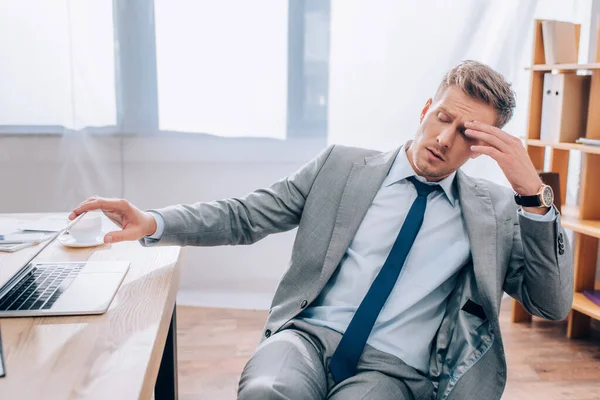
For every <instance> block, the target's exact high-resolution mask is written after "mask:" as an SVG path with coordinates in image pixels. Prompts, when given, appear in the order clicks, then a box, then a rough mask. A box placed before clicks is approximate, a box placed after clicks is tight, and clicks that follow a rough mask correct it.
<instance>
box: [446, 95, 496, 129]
mask: <svg viewBox="0 0 600 400" xmlns="http://www.w3.org/2000/svg"><path fill="white" fill-rule="evenodd" d="M436 103H437V104H436V105H435V106H436V108H437V109H440V110H443V111H445V112H446V113H449V114H450V115H451V116H452V117H454V118H459V119H461V120H463V121H471V120H478V121H481V122H484V123H488V124H493V123H494V122H495V120H496V111H495V110H494V108H493V107H492V106H490V105H488V104H485V103H482V102H480V101H477V100H475V99H473V98H472V97H470V96H469V95H467V94H466V93H464V92H463V91H462V90H460V89H457V88H452V87H450V88H448V89H446V90H445V91H444V92H443V93H441V95H440V96H439V98H438V99H437V102H436Z"/></svg>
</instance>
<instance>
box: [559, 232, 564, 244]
mask: <svg viewBox="0 0 600 400" xmlns="http://www.w3.org/2000/svg"><path fill="white" fill-rule="evenodd" d="M558 243H561V244H562V243H564V239H563V234H562V233H559V234H558Z"/></svg>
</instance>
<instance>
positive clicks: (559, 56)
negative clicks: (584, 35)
mask: <svg viewBox="0 0 600 400" xmlns="http://www.w3.org/2000/svg"><path fill="white" fill-rule="evenodd" d="M542 38H543V42H544V55H545V59H546V64H571V63H576V62H577V34H576V29H575V24H573V23H571V22H564V21H552V20H549V21H542Z"/></svg>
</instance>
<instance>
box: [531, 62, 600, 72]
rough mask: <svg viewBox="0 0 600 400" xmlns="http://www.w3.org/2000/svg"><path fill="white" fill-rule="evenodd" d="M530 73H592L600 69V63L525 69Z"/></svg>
mask: <svg viewBox="0 0 600 400" xmlns="http://www.w3.org/2000/svg"><path fill="white" fill-rule="evenodd" d="M525 69H527V70H530V71H543V72H550V71H590V70H594V69H600V62H597V63H589V64H537V65H532V66H531V67H527V68H525Z"/></svg>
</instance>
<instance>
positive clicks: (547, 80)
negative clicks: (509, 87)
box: [540, 73, 591, 143]
mask: <svg viewBox="0 0 600 400" xmlns="http://www.w3.org/2000/svg"><path fill="white" fill-rule="evenodd" d="M590 83H591V79H590V76H589V75H588V76H586V75H576V74H551V73H546V74H544V86H543V90H544V92H543V97H542V121H541V126H540V139H541V140H544V141H547V142H550V143H561V142H562V143H575V141H576V140H577V139H579V138H580V137H582V136H585V130H586V124H587V112H588V102H589V93H590Z"/></svg>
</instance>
